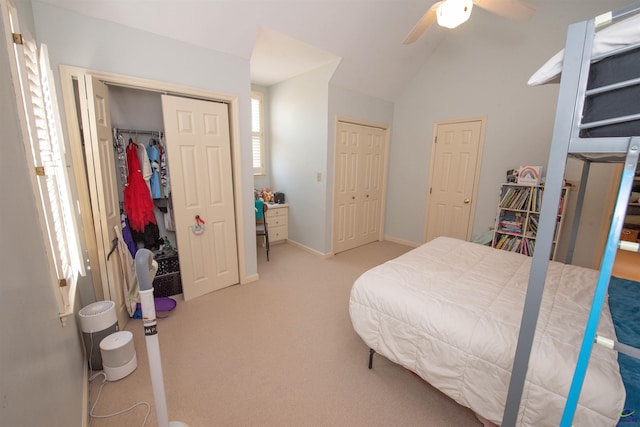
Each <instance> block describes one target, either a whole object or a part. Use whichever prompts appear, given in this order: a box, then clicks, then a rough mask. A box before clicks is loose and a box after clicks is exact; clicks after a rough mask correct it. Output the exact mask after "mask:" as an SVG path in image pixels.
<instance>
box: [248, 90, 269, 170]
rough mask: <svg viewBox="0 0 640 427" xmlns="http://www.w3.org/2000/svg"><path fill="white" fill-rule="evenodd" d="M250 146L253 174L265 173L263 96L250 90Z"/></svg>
mask: <svg viewBox="0 0 640 427" xmlns="http://www.w3.org/2000/svg"><path fill="white" fill-rule="evenodd" d="M251 147H252V152H253V174H254V175H265V174H266V168H265V165H264V163H265V161H264V151H265V150H264V97H263V96H262V93H260V92H251Z"/></svg>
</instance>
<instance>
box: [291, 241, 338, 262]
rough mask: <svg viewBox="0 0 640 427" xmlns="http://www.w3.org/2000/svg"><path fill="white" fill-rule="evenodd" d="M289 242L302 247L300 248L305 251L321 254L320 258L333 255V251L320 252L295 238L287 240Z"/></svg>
mask: <svg viewBox="0 0 640 427" xmlns="http://www.w3.org/2000/svg"><path fill="white" fill-rule="evenodd" d="M287 243H289V244H290V245H292V246H295V247H296V248H300V249H302V250H304V251H307V252H309V253H312V254H314V255H316V256H319V257H320V258H331V257H332V256H333V252H329V253H326V254H324V253H322V252H319V251H316V250H315V249H312V248H310V247H309V246H305V245H303V244H302V243H298V242H295V241H293V240H287Z"/></svg>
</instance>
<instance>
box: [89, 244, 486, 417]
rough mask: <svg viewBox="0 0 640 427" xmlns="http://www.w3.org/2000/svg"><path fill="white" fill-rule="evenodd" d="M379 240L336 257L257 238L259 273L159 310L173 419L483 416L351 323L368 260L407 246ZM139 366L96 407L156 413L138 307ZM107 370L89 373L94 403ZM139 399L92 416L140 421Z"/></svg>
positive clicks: (109, 387) (108, 388)
mask: <svg viewBox="0 0 640 427" xmlns="http://www.w3.org/2000/svg"><path fill="white" fill-rule="evenodd" d="M409 249H411V248H409V247H406V246H402V245H398V244H395V243H390V242H377V243H372V244H369V245H366V246H363V247H360V248H357V249H353V250H351V251H347V252H343V253H340V254H338V255H336V256H335V257H332V258H329V259H321V258H319V257H317V256H314V255H312V254H310V253H307V252H305V251H303V250H301V249H299V248H296V247H294V246H291V245H288V244H280V245H275V246H273V247H272V248H271V253H270V259H271V261H270V262H267V261H266V258H265V254H264V250H263V249H262V248H259V250H258V272H259V275H260V280H259V281H257V282H253V283H250V284H247V285H236V286H232V287H229V288H226V289H223V290H220V291H217V292H214V293H211V294H208V295H205V296H203V297H200V298H197V299H195V300H193V301H189V302H184V301H183V300H182V298H181V297H176V298H175V299H176V300H177V301H178V305H177V307H176V309H175V310H173V311H172V312H171V313H170V314H169V316H168V317H167V318H164V319H161V320H159V323H158V329H159V335H158V336H159V339H160V347H161V355H162V365H163V371H164V383H165V390H166V396H167V403H168V413H169V419H170V420H177V421H182V422H185V423H187V424H188V425H189V426H190V427H203V426H462V427H464V426H479V425H481V424H480V423H479V422H478V420H477V419H476V418H475V417H474V415H473V414H472V412H471V411H470V410H468V409H466V408H463V407H461V406H460V405H458V404H456V403H455V402H454V401H452V400H451V399H449V398H448V397H446V396H445V395H443V394H442V393H440V392H439V391H437V390H435V389H434V388H433V387H431V386H430V385H428V384H427V383H425V382H424V381H422V380H421V379H420V378H418V377H417V376H415V375H414V374H412V373H411V372H409V371H407V370H405V369H403V368H402V367H400V366H398V365H395V364H393V363H391V362H389V361H388V360H387V359H385V358H384V357H382V356H379V355H376V356H375V358H374V365H373V369H372V370H369V369H367V362H368V348H367V347H366V346H365V344H364V343H363V342H362V340H361V339H360V338H359V337H358V335H357V334H356V333H355V332H354V331H353V328H352V325H351V320H350V318H349V312H348V306H349V292H350V290H351V285H352V284H353V282H354V280H355V279H356V278H357V277H358V276H359V275H360V274H361V273H363V272H364V271H366V270H367V269H369V268H371V267H373V266H375V265H377V264H380V263H382V262H384V261H386V260H389V259H392V258H395V257H397V256H399V255H401V254H402V253H404V252H406V251H408V250H409ZM126 329H127V330H130V331H132V332H133V334H134V344H135V348H136V351H137V360H138V368H137V369H136V370H135V371H134V372H133V373H132V374H131V375H129V376H128V377H126V378H124V379H122V380H119V381H116V382H108V383H106V385H105V387H104V389H103V390H102V393H101V396H100V399H99V401H98V404H97V406H96V408H95V411H94V412H95V413H96V414H107V413H112V412H116V411H119V410H121V409H124V408H127V407H129V406H130V405H132V404H134V403H136V402H138V401H147V402H149V403H150V404H151V406H152V408H151V413H150V415H149V419H148V421H147V423H146V425H147V426H155V425H157V418H156V413H155V404H154V399H153V392H152V387H151V380H150V375H149V369H148V361H147V351H146V344H145V338H144V332H143V329H142V321H141V320H135V319H132V320H130V321H129V323H128V325H127V327H126ZM100 383H101V377H100V378H98V379H96V380H94V381H93V382H92V383H91V384H90V397H91V404H92V405H93V403H94V401H95V398H96V395H97V393H98V390H99V387H100ZM145 412H146V409H145V408H144V407H137V408H135V409H134V410H132V411H130V412H127V413H125V414H122V415H118V416H115V417H112V418H107V419H95V418H94V419H92V421H91V425H92V426H96V427H102V426H118V427H123V426H124V427H128V426H141V425H142V421H143V419H144V415H145Z"/></svg>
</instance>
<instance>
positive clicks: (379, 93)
mask: <svg viewBox="0 0 640 427" xmlns="http://www.w3.org/2000/svg"><path fill="white" fill-rule="evenodd" d="M40 1H42V2H45V3H49V4H52V5H55V6H58V7H62V8H66V9H71V10H73V11H75V12H77V13H80V14H84V15H88V16H92V17H95V18H100V19H104V20H107V21H113V22H117V23H120V24H123V25H126V26H129V27H134V28H137V29H140V30H144V31H148V32H151V33H154V34H158V35H162V36H167V37H171V38H174V39H177V40H180V41H183V42H187V43H191V44H194V45H197V46H201V47H205V48H208V49H211V50H214V51H218V52H223V53H226V54H229V55H233V56H236V57H240V58H245V59H247V61H250V64H251V74H252V79H253V80H254V82H255V83H258V84H261V85H266V86H268V85H270V84H273V83H275V82H277V81H279V80H282V79H286V78H289V77H291V76H293V75H296V74H299V73H301V72H304V71H308V70H310V69H313V68H317V67H318V66H321V65H324V64H326V63H328V62H330V61H334V60H338V59H339V60H340V65H339V67H338V68H337V70H336V73H335V75H334V77H333V82H334V83H335V84H337V85H339V86H342V87H345V88H347V89H350V90H354V91H357V92H361V93H364V94H367V95H371V96H375V97H378V98H382V99H386V100H389V101H394V100H396V99H397V98H398V96H399V95H400V94H401V93H402V90H403V88H404V86H405V84H406V82H407V81H408V80H410V79H412V78H413V76H414V75H415V74H416V72H417V71H418V70H419V68H420V67H421V66H422V65H423V64H424V63H425V61H426V60H427V58H428V57H429V54H430V53H431V52H432V51H433V50H434V49H435V48H436V47H437V44H438V42H439V40H440V39H441V38H442V37H444V36H445V35H446V34H447V32H448V31H455V30H446V29H444V28H441V27H438V26H437V25H434V26H432V27H431V28H429V29H428V30H427V31H426V32H425V34H424V36H423V37H422V38H420V39H419V40H418V41H417V42H415V43H413V44H410V45H404V44H403V43H402V41H403V40H404V38H405V36H406V35H407V34H408V33H409V31H410V30H411V29H412V28H413V26H414V25H415V24H416V22H417V21H418V20H419V19H420V17H421V16H422V15H423V14H424V13H425V11H426V10H427V9H429V7H430V6H431V5H432V4H433V3H434V2H435V1H434V0H91V1H86V0H40ZM503 1H507V2H508V1H511V0H503ZM540 2H542V0H539V1H538V2H535V0H534V3H540ZM536 7H538V5H536ZM488 13H489V12H486V11H484V10H482V9H480V8H474V9H473V13H472V17H471V19H474V18H475V19H482V15H485V14H488ZM505 23H508V21H505Z"/></svg>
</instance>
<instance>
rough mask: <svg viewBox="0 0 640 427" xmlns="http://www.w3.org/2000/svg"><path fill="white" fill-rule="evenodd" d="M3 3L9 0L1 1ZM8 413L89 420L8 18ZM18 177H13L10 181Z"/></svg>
mask: <svg viewBox="0 0 640 427" xmlns="http://www.w3.org/2000/svg"><path fill="white" fill-rule="evenodd" d="M13 3H14V4H15V5H16V7H17V9H18V13H19V15H20V17H21V20H20V23H21V29H22V30H28V32H30V33H31V34H34V33H35V31H34V24H33V19H32V15H31V4H30V2H29V1H22V0H18V1H15V0H14V1H13ZM0 7H5V2H4V1H0ZM0 31H2V33H1V34H2V37H1V38H2V43H0V75H1V76H5V77H3V82H4V84H2V85H0V111H2V114H0V129H2V148H1V154H0V177H1V180H2V182H3V183H4V184H5V185H2V186H0V200H2V204H3V209H2V210H1V212H0V224H1V225H0V226H1V227H2V228H1V234H2V238H3V249H2V251H0V252H1V254H2V256H0V271H2V279H1V283H2V284H1V285H0V340H1V341H2V345H0V361H1V365H2V367H1V368H0V396H2V403H1V404H0V420H2V421H1V424H2V425H3V426H16V427H18V426H25V427H27V426H44V425H46V426H59V427H66V426H79V425H82V416H83V408H82V397H83V363H82V360H83V355H82V354H83V353H82V347H81V342H80V338H79V334H78V329H77V325H76V321H75V318H74V317H73V316H71V317H70V318H69V319H68V324H67V325H66V326H64V327H63V326H62V324H61V322H60V319H59V318H58V305H57V302H56V300H55V296H54V293H53V292H54V291H53V288H52V285H51V277H50V276H49V274H48V272H49V268H48V267H44V266H47V265H48V258H47V255H46V249H45V246H44V238H43V235H42V232H41V229H40V227H39V225H38V224H39V219H38V215H37V213H36V212H37V209H36V198H35V196H34V193H33V187H32V185H31V171H29V170H27V158H26V155H27V152H26V151H25V146H24V143H23V135H22V130H21V128H20V125H19V120H18V117H19V116H18V106H17V104H16V102H15V99H16V98H15V92H14V91H13V85H12V84H10V83H11V81H10V77H9V76H11V71H10V66H9V51H8V50H7V43H5V38H4V33H5V28H4V27H3V23H2V22H1V21H0ZM9 183H10V185H7V184H9Z"/></svg>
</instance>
